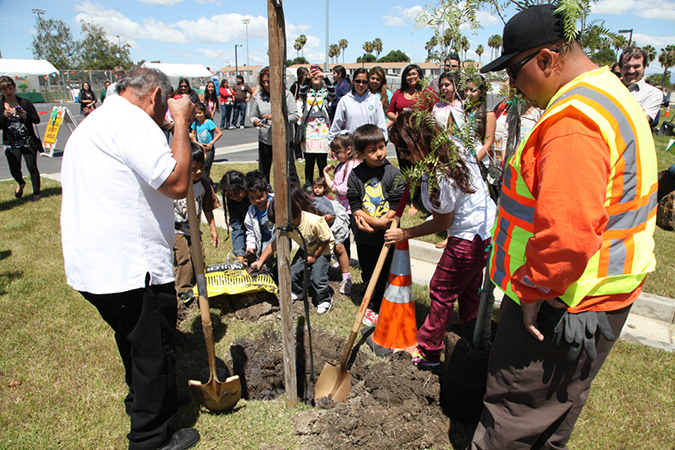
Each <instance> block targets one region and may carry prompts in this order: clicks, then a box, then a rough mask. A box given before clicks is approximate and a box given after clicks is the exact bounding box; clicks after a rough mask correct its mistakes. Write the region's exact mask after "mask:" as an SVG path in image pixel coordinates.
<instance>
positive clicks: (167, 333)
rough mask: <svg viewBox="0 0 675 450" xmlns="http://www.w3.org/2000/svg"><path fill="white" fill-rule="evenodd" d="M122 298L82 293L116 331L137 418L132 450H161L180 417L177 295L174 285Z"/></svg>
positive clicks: (131, 407) (133, 415) (131, 435)
mask: <svg viewBox="0 0 675 450" xmlns="http://www.w3.org/2000/svg"><path fill="white" fill-rule="evenodd" d="M149 278H150V277H149V275H148V276H147V277H146V286H145V288H142V289H135V290H132V291H127V292H121V293H116V294H91V293H89V292H81V294H82V295H83V296H84V298H86V299H87V300H88V301H89V302H90V303H91V304H92V305H94V306H95V307H96V309H98V311H99V313H100V314H101V317H102V318H103V320H105V321H106V322H107V323H108V325H110V327H111V328H112V329H113V331H115V341H116V342H117V348H118V350H119V352H120V356H121V357H122V362H123V363H124V372H125V376H124V377H125V381H126V383H127V385H128V386H129V395H128V396H127V398H126V399H125V403H126V406H127V411H128V412H129V414H130V416H131V430H130V431H129V434H128V435H127V438H128V439H129V449H130V450H140V449H156V448H158V447H159V446H160V445H162V444H164V443H165V442H166V441H167V440H168V439H169V438H170V433H169V422H170V421H171V419H172V418H173V416H174V414H175V413H176V408H177V405H176V395H177V390H176V343H175V338H174V332H175V329H176V314H177V304H176V292H175V290H174V284H173V283H167V284H162V285H158V286H152V285H149V284H148V283H149Z"/></svg>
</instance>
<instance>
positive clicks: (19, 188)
mask: <svg viewBox="0 0 675 450" xmlns="http://www.w3.org/2000/svg"><path fill="white" fill-rule="evenodd" d="M25 187H26V183H23V184H20V185H19V186H17V188H16V190H15V191H14V197H16V198H21V197H22V196H23V188H25Z"/></svg>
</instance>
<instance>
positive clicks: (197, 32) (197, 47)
mask: <svg viewBox="0 0 675 450" xmlns="http://www.w3.org/2000/svg"><path fill="white" fill-rule="evenodd" d="M382 5H386V6H382ZM424 5H426V3H420V2H414V1H404V0H394V1H393V2H375V1H367V0H360V1H350V0H343V1H342V2H338V1H335V0H331V1H330V5H329V14H330V16H329V17H330V21H329V24H330V25H329V31H330V34H329V43H331V44H335V43H337V42H338V41H339V40H340V39H347V41H348V42H349V47H348V48H347V50H346V54H345V62H355V60H356V58H357V57H358V56H360V55H362V54H363V50H362V45H363V43H364V42H366V41H370V40H373V39H375V38H380V39H381V40H382V42H383V46H384V51H383V55H384V54H386V53H388V52H389V51H391V50H402V51H404V52H405V53H407V54H408V55H409V56H410V58H411V59H412V60H413V61H418V62H420V61H424V59H425V57H426V51H425V50H424V45H425V43H426V42H427V41H428V40H429V38H430V37H431V36H432V34H433V33H432V31H431V30H429V29H418V28H416V25H415V16H416V15H417V13H418V12H419V11H421V9H422V8H423V7H424ZM32 8H41V9H43V10H45V11H46V13H45V15H44V17H45V18H55V19H56V18H58V19H61V20H63V21H64V22H65V23H66V24H68V25H69V26H70V28H71V31H72V32H73V34H74V36H75V37H76V38H79V36H80V21H82V20H84V21H90V22H94V23H96V24H98V25H100V26H102V27H103V28H104V30H105V31H106V32H107V34H108V38H109V39H110V40H111V41H113V42H116V41H117V35H119V39H120V41H121V42H122V43H128V44H130V45H131V57H132V59H133V60H134V61H139V60H141V59H145V60H148V61H151V60H159V61H161V62H171V63H201V64H204V65H205V66H209V67H211V69H212V70H216V69H219V68H221V67H224V66H226V65H228V64H229V65H232V66H234V63H235V44H240V45H242V47H241V48H239V49H238V56H239V64H244V63H245V62H246V49H247V46H246V26H245V25H244V24H243V23H242V20H243V19H250V24H249V25H248V55H249V61H250V64H251V65H256V64H267V49H268V42H267V2H266V1H264V0H254V1H242V0H239V1H232V0H100V1H94V0H60V1H58V2H53V1H46V0H31V1H30V2H27V1H18V0H0V27H1V29H2V30H3V32H4V33H3V34H2V36H1V37H0V51H2V56H3V57H4V58H17V59H26V58H29V59H32V57H33V56H32V53H31V51H30V46H31V42H32V39H33V36H34V34H35V28H34V27H35V15H34V14H33V13H32V12H31V9H32ZM284 8H285V15H286V24H287V25H286V35H287V40H288V42H289V46H288V53H287V55H288V58H291V59H292V58H294V57H295V56H296V51H295V50H294V49H293V47H292V44H293V41H294V40H295V38H296V37H297V36H299V35H300V34H305V35H306V36H307V39H308V40H307V44H306V46H305V48H304V56H305V57H306V58H307V59H308V60H310V62H312V63H320V62H323V61H324V59H325V57H324V55H325V53H324V52H325V36H326V4H325V2H323V1H321V0H311V1H298V0H287V1H285V2H284ZM509 14H513V12H509ZM478 18H479V20H480V22H481V24H482V25H483V27H484V28H483V29H482V30H478V32H477V34H474V32H473V31H471V30H468V29H466V30H465V34H466V36H467V37H468V38H469V40H470V41H471V51H469V53H468V58H469V59H475V60H478V56H477V55H476V54H475V53H474V50H475V49H476V46H477V45H478V44H482V45H483V46H484V47H485V49H486V50H485V53H484V54H483V56H482V61H483V62H485V61H487V60H489V59H490V49H489V48H488V47H487V39H488V37H489V36H491V35H493V34H501V33H502V29H503V24H502V23H501V21H500V20H499V19H498V18H497V17H496V16H494V15H492V14H490V13H489V12H481V13H480V14H479V16H478ZM596 19H599V20H604V21H605V26H606V27H608V28H609V29H611V30H612V31H615V32H616V31H618V30H620V29H630V28H632V29H633V30H634V32H633V39H634V40H635V41H636V42H637V44H638V45H646V44H651V45H653V46H654V47H656V49H657V51H659V50H660V49H661V48H662V47H664V46H665V45H667V44H675V0H649V1H647V0H600V1H599V2H597V3H596V4H595V5H594V8H593V14H592V15H591V17H590V21H593V20H596ZM339 59H340V61H342V56H340V58H339ZM662 70H663V69H662V68H661V67H660V65H659V64H658V61H655V62H653V63H652V65H651V67H650V69H649V70H648V72H650V73H651V72H659V71H662Z"/></svg>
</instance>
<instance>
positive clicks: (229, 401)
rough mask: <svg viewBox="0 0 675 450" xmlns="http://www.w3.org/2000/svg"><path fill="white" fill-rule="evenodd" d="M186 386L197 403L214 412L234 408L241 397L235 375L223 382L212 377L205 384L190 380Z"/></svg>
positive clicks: (238, 381) (239, 382) (237, 378)
mask: <svg viewBox="0 0 675 450" xmlns="http://www.w3.org/2000/svg"><path fill="white" fill-rule="evenodd" d="M188 386H190V390H191V391H192V394H193V395H194V396H195V397H196V398H197V400H198V401H199V403H201V404H202V405H204V406H205V407H206V409H208V410H209V411H213V412H216V413H219V412H223V411H227V410H229V409H232V408H234V406H235V405H236V404H237V402H238V401H239V399H240V398H241V381H240V380H239V376H237V375H235V376H233V377H229V378H228V379H227V380H225V382H220V381H218V380H217V379H216V378H214V377H211V379H210V380H209V382H208V383H206V384H202V383H201V382H199V381H195V380H190V381H188Z"/></svg>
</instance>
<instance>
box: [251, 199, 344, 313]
mask: <svg viewBox="0 0 675 450" xmlns="http://www.w3.org/2000/svg"><path fill="white" fill-rule="evenodd" d="M290 202H291V214H292V221H293V226H294V227H295V228H294V230H293V232H292V233H291V234H290V237H291V239H293V240H294V241H295V242H296V243H297V244H298V245H299V246H300V249H299V250H298V251H297V253H296V254H295V257H294V258H293V262H292V263H291V287H292V290H293V293H292V296H293V301H296V300H301V299H302V287H303V281H304V280H303V278H304V277H303V275H304V274H303V273H304V270H305V266H304V257H305V250H304V249H305V248H306V249H307V253H306V254H307V263H308V265H309V266H310V267H311V269H312V270H311V272H310V274H309V286H308V287H309V294H310V295H311V296H312V297H313V298H314V303H315V304H316V305H317V308H316V313H317V314H325V313H327V312H328V311H330V309H331V308H332V307H333V299H332V297H331V293H330V286H329V285H328V268H329V266H330V255H331V253H332V251H333V243H334V240H333V233H332V232H331V231H330V228H329V227H328V224H327V223H326V220H325V219H324V218H323V217H321V216H320V215H318V211H317V210H316V209H315V208H314V207H313V206H311V205H309V206H306V207H305V209H306V211H303V209H302V206H301V203H300V202H299V201H298V200H297V198H296V197H293V196H291V198H290ZM268 214H269V219H270V221H271V222H273V223H274V221H275V220H274V219H275V218H274V201H272V202H271V203H270V206H269V212H268ZM301 235H302V236H301ZM303 237H304V243H303ZM305 246H306V247H305ZM276 249H277V241H276V240H273V241H272V242H271V243H270V244H269V245H268V246H267V247H265V249H264V250H263V252H262V254H261V255H260V259H258V260H257V261H256V262H254V263H253V264H251V268H252V269H257V270H259V269H260V267H261V266H262V265H263V264H264V263H265V261H267V259H268V258H269V257H270V256H272V255H273V254H274V252H275V251H276Z"/></svg>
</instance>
